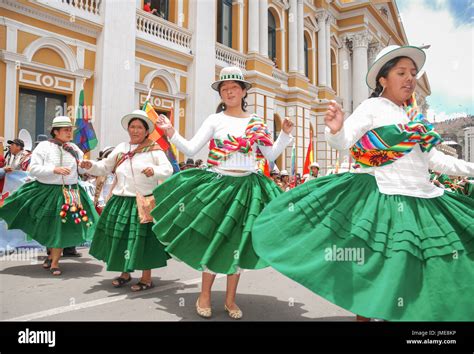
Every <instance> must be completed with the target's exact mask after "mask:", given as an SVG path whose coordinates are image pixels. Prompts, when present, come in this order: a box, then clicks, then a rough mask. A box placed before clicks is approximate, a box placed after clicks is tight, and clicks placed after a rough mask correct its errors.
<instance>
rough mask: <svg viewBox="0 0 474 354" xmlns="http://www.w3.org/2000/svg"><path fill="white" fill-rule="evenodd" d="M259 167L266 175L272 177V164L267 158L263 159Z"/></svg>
mask: <svg viewBox="0 0 474 354" xmlns="http://www.w3.org/2000/svg"><path fill="white" fill-rule="evenodd" d="M258 168H259V169H260V170H261V171H262V173H263V174H264V175H265V176H267V177H270V166H269V164H268V161H267V160H266V159H263V160H262V161H260V163H259V166H258Z"/></svg>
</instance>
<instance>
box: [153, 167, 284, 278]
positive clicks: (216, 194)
mask: <svg viewBox="0 0 474 354" xmlns="http://www.w3.org/2000/svg"><path fill="white" fill-rule="evenodd" d="M281 193H282V192H281V190H280V189H279V188H278V186H277V185H276V184H275V183H274V182H273V181H272V180H270V179H269V178H267V177H265V176H262V175H259V174H251V175H249V176H244V177H231V176H223V175H220V174H217V173H215V172H211V171H206V170H201V169H189V170H185V171H182V172H180V173H178V174H176V175H174V176H172V177H171V178H169V179H167V180H166V181H165V182H164V183H163V184H161V185H160V186H158V187H157V188H155V190H154V192H153V194H154V196H155V200H156V208H155V209H154V210H153V211H152V215H153V217H154V218H155V220H156V223H155V225H154V227H153V231H154V233H155V235H156V236H157V238H158V239H159V240H160V241H161V242H162V243H163V244H164V245H166V251H167V252H168V253H169V254H170V255H172V256H173V257H174V258H176V259H178V260H181V261H183V262H185V263H186V264H188V265H189V266H191V267H193V268H194V269H197V270H200V271H211V272H214V273H221V274H234V273H237V272H239V270H240V269H260V268H264V267H267V266H268V265H267V264H266V263H265V262H264V261H263V260H261V259H260V257H258V256H257V254H256V253H255V251H254V248H253V241H252V239H253V235H252V231H251V230H252V226H253V223H254V221H255V219H256V217H257V216H258V215H259V214H260V212H261V211H262V210H263V208H264V207H265V206H266V205H267V204H268V203H269V202H270V201H271V200H272V199H274V198H276V197H277V196H278V195H280V194H281Z"/></svg>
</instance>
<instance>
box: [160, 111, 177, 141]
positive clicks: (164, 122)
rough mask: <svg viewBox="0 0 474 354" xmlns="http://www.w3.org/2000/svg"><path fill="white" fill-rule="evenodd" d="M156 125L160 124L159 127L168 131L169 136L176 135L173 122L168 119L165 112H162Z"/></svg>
mask: <svg viewBox="0 0 474 354" xmlns="http://www.w3.org/2000/svg"><path fill="white" fill-rule="evenodd" d="M156 125H158V128H160V129H161V130H163V131H164V132H165V133H166V135H167V136H168V138H171V137H172V136H173V135H174V128H173V125H172V124H171V121H170V120H169V119H168V117H167V116H165V115H164V114H160V116H159V117H158V120H157V121H156Z"/></svg>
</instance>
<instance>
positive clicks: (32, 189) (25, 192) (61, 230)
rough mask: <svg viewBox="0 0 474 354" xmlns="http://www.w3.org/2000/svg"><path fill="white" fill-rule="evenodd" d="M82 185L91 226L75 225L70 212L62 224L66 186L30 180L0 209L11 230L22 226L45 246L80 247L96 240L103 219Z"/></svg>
mask: <svg viewBox="0 0 474 354" xmlns="http://www.w3.org/2000/svg"><path fill="white" fill-rule="evenodd" d="M73 187H74V188H77V185H75V186H73ZM79 188H80V195H81V202H82V204H83V208H84V210H85V211H86V212H87V216H88V217H89V221H91V222H92V226H90V227H87V226H86V223H84V222H81V223H79V224H75V223H74V220H73V219H72V217H71V216H70V214H69V213H68V216H67V222H66V223H62V222H61V217H60V215H59V213H60V212H61V207H62V205H63V204H64V196H63V192H62V186H61V185H56V184H43V183H39V182H38V181H33V182H30V183H26V184H24V185H23V186H21V187H20V188H19V189H18V190H17V191H15V192H14V193H13V194H12V195H10V196H9V197H8V198H7V199H6V200H5V203H4V205H3V207H1V208H0V218H1V219H4V220H5V222H6V223H7V225H8V228H9V229H20V230H22V231H23V232H25V233H26V234H27V235H28V237H29V238H31V239H33V240H36V241H37V242H38V243H40V244H41V245H43V246H45V247H48V248H65V247H71V246H79V245H81V244H83V243H84V242H86V241H90V240H91V239H92V236H93V234H94V229H95V226H96V223H97V221H98V219H99V216H98V215H97V212H96V211H95V208H94V206H93V204H92V201H91V200H90V198H89V196H88V195H87V193H86V191H85V190H84V189H83V188H82V187H80V186H79Z"/></svg>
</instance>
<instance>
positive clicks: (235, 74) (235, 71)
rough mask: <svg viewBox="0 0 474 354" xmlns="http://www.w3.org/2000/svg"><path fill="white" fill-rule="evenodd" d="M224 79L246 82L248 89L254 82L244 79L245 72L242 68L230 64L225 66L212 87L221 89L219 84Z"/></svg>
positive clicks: (217, 89)
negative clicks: (243, 72)
mask: <svg viewBox="0 0 474 354" xmlns="http://www.w3.org/2000/svg"><path fill="white" fill-rule="evenodd" d="M224 81H240V82H243V83H244V84H245V88H246V89H247V90H248V89H250V88H251V87H252V84H251V83H250V82H248V81H246V80H245V79H244V74H242V70H240V68H238V67H236V66H229V67H227V68H223V69H222V70H221V73H220V75H219V80H217V81H215V82H214V83H213V84H212V85H211V87H212V88H213V89H214V90H216V91H219V84H220V83H221V82H224Z"/></svg>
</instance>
